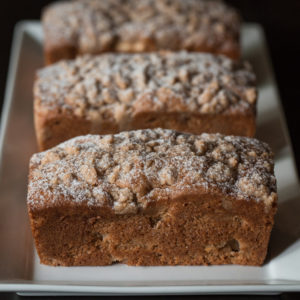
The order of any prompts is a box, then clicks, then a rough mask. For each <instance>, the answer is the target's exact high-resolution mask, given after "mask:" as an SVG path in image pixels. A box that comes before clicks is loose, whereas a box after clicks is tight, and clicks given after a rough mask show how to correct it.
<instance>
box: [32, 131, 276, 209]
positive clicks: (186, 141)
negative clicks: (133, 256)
mask: <svg viewBox="0 0 300 300" xmlns="http://www.w3.org/2000/svg"><path fill="white" fill-rule="evenodd" d="M273 167H274V165H273V154H272V152H271V151H270V149H269V147H268V146H267V145H266V144H265V143H263V142H260V141H258V140H256V139H250V138H246V137H236V136H223V135H220V134H202V135H192V134H184V133H179V132H176V131H172V130H164V129H153V130H151V129H146V130H136V131H128V132H122V133H119V134H115V135H87V136H80V137H76V138H73V139H71V140H69V141H66V142H64V143H62V144H60V145H58V146H56V147H54V148H52V149H50V150H47V151H45V152H41V153H37V154H34V155H33V156H32V158H31V161H30V177H29V191H28V205H29V206H30V207H31V208H32V209H35V208H37V209H38V208H40V207H51V206H55V205H58V204H60V203H62V202H63V203H69V204H70V203H71V204H73V205H81V204H84V205H88V206H90V207H94V206H98V207H99V206H100V207H109V208H111V209H112V210H113V211H114V212H115V213H116V214H127V213H136V212H137V211H138V209H142V208H144V207H146V206H147V204H148V203H150V202H152V201H158V200H160V199H163V198H164V199H166V198H168V199H170V198H173V197H176V195H180V193H182V192H184V193H185V194H188V193H195V192H196V193H197V191H199V189H201V190H204V191H208V192H209V191H211V190H217V191H220V192H223V193H226V194H229V195H232V196H233V197H235V198H237V199H241V200H242V199H244V200H249V199H254V200H256V201H263V202H264V203H265V205H266V207H270V205H272V204H273V202H274V201H276V198H277V195H276V179H275V176H274V171H273Z"/></svg>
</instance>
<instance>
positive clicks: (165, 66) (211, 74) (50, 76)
mask: <svg viewBox="0 0 300 300" xmlns="http://www.w3.org/2000/svg"><path fill="white" fill-rule="evenodd" d="M34 94H35V108H36V109H39V110H52V109H53V110H62V111H66V112H67V113H70V112H71V113H72V114H73V115H75V116H78V117H80V118H86V119H88V120H90V121H91V122H94V123H96V124H98V123H99V122H100V123H101V121H102V122H104V121H105V120H108V119H109V120H111V123H113V124H116V127H119V131H124V130H128V129H131V128H130V126H129V124H130V120H131V118H133V117H134V116H136V115H138V114H142V113H145V112H146V113H149V112H152V111H153V112H155V113H157V114H159V113H165V112H167V113H178V112H180V113H188V114H200V115H201V114H227V113H228V114H230V115H232V114H236V113H237V114H249V115H253V114H254V113H255V106H256V98H257V91H256V86H255V75H254V73H253V72H252V70H251V67H250V66H249V65H248V64H247V63H238V62H234V61H232V60H230V59H228V58H225V57H223V56H214V55H210V54H200V53H187V52H178V53H150V54H149V53H148V54H133V55H130V54H119V55H113V54H104V55H100V56H96V57H95V56H88V55H86V56H82V57H78V58H77V59H75V60H74V61H63V62H60V63H58V64H55V65H52V66H50V67H46V68H44V69H42V70H40V71H39V72H38V78H37V81H36V82H35V88H34ZM128 126H129V128H128Z"/></svg>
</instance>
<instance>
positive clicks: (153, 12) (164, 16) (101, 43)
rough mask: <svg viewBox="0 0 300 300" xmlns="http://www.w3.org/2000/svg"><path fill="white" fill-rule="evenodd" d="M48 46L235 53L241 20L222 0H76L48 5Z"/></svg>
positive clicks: (95, 50)
mask: <svg viewBox="0 0 300 300" xmlns="http://www.w3.org/2000/svg"><path fill="white" fill-rule="evenodd" d="M43 27H44V31H45V42H46V48H49V49H51V47H53V48H57V47H59V46H61V45H62V44H63V45H72V46H73V47H74V48H75V49H77V52H78V53H81V54H82V53H100V52H108V51H120V52H140V51H155V50H160V49H169V50H181V49H187V50H190V51H195V50H196V51H197V50H198V49H199V48H201V49H203V50H207V51H213V52H220V53H222V52H230V51H231V50H233V51H237V49H238V47H239V46H238V39H239V28H240V18H239V16H238V14H237V13H236V11H235V10H233V9H232V8H230V7H228V6H227V5H225V4H224V3H222V2H221V1H212V0H209V1H207V0H172V1H169V0H159V1H157V0H105V1H99V0H80V1H68V2H66V1H62V2H59V3H54V4H51V5H50V6H48V7H47V8H46V10H45V12H44V14H43Z"/></svg>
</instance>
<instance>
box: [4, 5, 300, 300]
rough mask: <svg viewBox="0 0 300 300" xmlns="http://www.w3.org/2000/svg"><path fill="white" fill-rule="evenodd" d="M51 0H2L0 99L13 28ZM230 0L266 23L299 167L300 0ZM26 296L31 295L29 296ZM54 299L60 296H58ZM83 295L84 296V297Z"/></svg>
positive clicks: (216, 299)
mask: <svg viewBox="0 0 300 300" xmlns="http://www.w3.org/2000/svg"><path fill="white" fill-rule="evenodd" d="M50 2H52V1H49V0H43V1H42V0H30V1H16V0H10V1H2V2H1V4H0V31H1V47H0V54H1V55H0V99H1V100H2V99H3V95H4V89H5V83H6V77H7V68H8V61H9V53H10V48H11V40H12V34H13V28H14V26H15V24H16V23H17V22H18V21H20V20H22V19H37V18H39V14H40V10H41V7H42V6H44V5H45V4H47V3H50ZM227 2H229V3H231V4H233V5H234V6H236V7H238V8H239V9H240V11H241V13H242V15H243V17H244V19H245V20H246V21H251V22H259V23H261V24H262V25H263V27H264V29H265V32H266V36H267V42H268V45H269V49H270V52H271V58H272V62H273V66H274V70H275V75H276V79H277V82H278V86H279V92H280V95H281V99H282V102H283V107H284V110H285V114H286V118H287V122H288V126H289V130H290V135H291V138H292V142H293V146H294V151H295V156H296V160H297V167H298V170H299V167H300V155H299V152H300V141H299V140H298V135H299V129H298V128H299V109H300V101H299V98H300V88H299V83H298V81H299V75H298V73H299V69H300V62H299V53H300V40H299V31H300V18H299V11H300V1H299V0H289V1H285V2H283V1H281V0H261V1H253V0H228V1H227ZM0 298H1V299H19V298H21V297H19V296H17V295H16V294H14V293H2V294H0ZM79 298H80V297H70V299H79ZM97 298H99V297H84V299H97ZM128 298H129V299H130V298H132V297H124V298H123V297H114V299H128ZM137 298H141V299H153V298H154V297H136V299H137ZM25 299H32V297H26V298H25ZM33 299H36V300H39V299H52V298H51V297H45V298H42V297H34V298H33ZM55 299H60V297H59V298H55ZM81 299H82V298H81ZM101 299H112V298H111V297H102V298H101ZM156 299H160V300H162V299H174V300H179V299H210V300H220V299H224V300H228V299H234V300H246V299H250V300H251V299H253V300H266V299H283V300H294V299H295V300H296V299H300V294H299V293H293V294H284V295H281V296H176V297H174V296H170V297H167V296H162V297H156Z"/></svg>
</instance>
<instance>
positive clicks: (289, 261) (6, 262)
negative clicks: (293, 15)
mask: <svg viewBox="0 0 300 300" xmlns="http://www.w3.org/2000/svg"><path fill="white" fill-rule="evenodd" d="M242 45H243V57H244V59H247V60H249V61H250V62H251V63H252V65H253V66H254V69H255V72H256V74H257V77H258V85H259V103H258V120H257V137H258V138H259V139H261V140H264V141H266V142H268V143H269V144H270V145H271V147H272V149H273V150H274V152H275V161H276V167H275V172H276V176H277V179H278V193H279V207H278V214H277V216H276V225H275V228H274V230H273V233H272V237H271V242H270V249H269V254H268V258H267V261H266V263H265V264H264V265H263V266H262V267H245V266H234V265H231V266H209V267H206V266H193V267H191V266H184V267H183V266H175V267H129V266H126V265H120V264H117V265H112V266H107V267H49V266H44V265H41V264H40V263H39V260H38V257H37V255H36V253H35V252H34V250H33V242H32V237H31V232H30V228H29V224H28V217H27V210H26V190H27V186H26V185H27V172H28V160H29V157H30V156H31V154H32V153H34V152H35V151H36V144H35V137H34V129H33V116H32V102H33V99H32V98H33V97H32V85H33V80H34V76H35V71H36V69H37V68H39V67H42V65H43V58H42V57H43V55H42V31H41V26H40V24H39V23H38V22H31V21H28V22H22V23H20V24H19V25H17V27H16V31H15V37H14V42H13V49H12V55H11V60H10V69H9V76H8V81H7V89H6V98H5V104H4V109H3V114H2V120H1V121H2V124H1V141H0V142H1V144H0V146H1V148H0V149H1V157H0V159H1V169H0V176H1V177H0V241H1V244H0V291H1V290H3V291H18V292H22V293H25V294H36V295H37V294H42V293H48V294H49V293H52V294H55V293H60V294H66V293H69V294H70V293H72V294H76V293H80V294H83V293H86V294H98V295H99V294H101V295H128V294H131V295H132V294H139V295H141V294H144V295H146V294H148V295H154V294H200V293H203V294H204V293H205V294H208V293H214V294H216V293H280V292H284V291H300V239H299V237H300V223H299V221H298V214H299V213H298V212H299V211H300V189H299V183H298V178H297V175H296V170H295V163H294V160H293V154H292V149H291V144H290V141H289V138H288V134H287V129H286V124H285V121H284V118H283V115H282V109H281V105H280V100H279V97H278V93H277V89H276V85H275V82H274V78H273V75H272V70H271V65H270V62H269V57H268V53H267V49H266V44H265V39H264V34H263V31H262V29H261V28H260V26H259V25H256V24H246V25H245V26H244V27H243V30H242Z"/></svg>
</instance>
